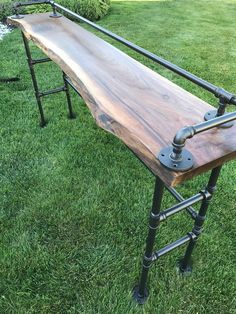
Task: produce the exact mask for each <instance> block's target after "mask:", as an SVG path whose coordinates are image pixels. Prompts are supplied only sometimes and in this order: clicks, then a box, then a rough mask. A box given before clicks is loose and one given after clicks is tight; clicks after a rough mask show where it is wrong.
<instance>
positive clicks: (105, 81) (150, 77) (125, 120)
mask: <svg viewBox="0 0 236 314" xmlns="http://www.w3.org/2000/svg"><path fill="white" fill-rule="evenodd" d="M8 21H9V22H10V23H11V24H14V25H16V26H18V27H20V28H21V29H22V31H23V32H24V34H25V36H26V37H27V38H28V39H29V40H32V41H33V42H34V43H35V44H36V45H37V46H38V47H39V48H41V49H42V50H43V51H44V53H45V54H46V55H47V56H48V57H49V58H50V59H52V60H53V61H54V62H55V63H57V64H58V65H59V67H60V68H61V69H62V70H63V71H64V72H65V73H66V75H67V76H68V77H69V78H70V79H71V81H72V82H73V84H74V85H75V87H76V89H78V91H79V93H80V94H81V96H82V97H83V99H84V101H85V102H86V104H87V106H88V107H89V109H90V111H91V113H92V115H93V117H94V119H95V120H96V122H97V124H98V125H99V126H100V127H101V128H103V129H105V130H106V131H108V132H111V133H113V134H114V135H116V136H117V137H118V138H119V139H121V140H122V141H123V142H124V143H125V144H126V145H127V146H128V147H129V148H130V149H131V150H132V151H133V152H134V153H135V154H136V155H137V156H138V157H139V158H140V159H141V160H142V161H143V162H144V163H145V164H146V165H147V167H148V168H149V169H150V170H151V171H152V172H153V173H154V174H155V175H156V176H158V177H160V178H161V180H162V181H163V182H164V183H165V184H166V185H168V186H175V185H176V184H178V183H181V182H183V181H185V180H186V179H190V178H192V177H193V176H195V175H198V174H200V173H202V172H205V171H207V170H210V169H212V168H215V167H217V166H219V165H221V164H222V163H224V162H226V161H228V160H231V159H233V158H235V156H236V125H234V126H233V127H231V128H230V129H222V128H214V129H211V130H208V131H206V132H204V133H202V134H198V135H197V136H196V137H194V138H192V139H190V140H188V141H187V144H186V148H187V149H188V150H189V151H190V152H191V153H192V154H193V156H194V166H193V168H192V169H191V170H188V171H185V172H174V171H170V170H168V169H166V168H165V167H163V166H162V165H161V164H160V162H159V160H158V159H157V157H156V156H157V155H158V153H159V152H160V150H161V149H162V148H164V147H166V146H169V145H171V142H172V140H173V137H174V135H175V134H176V132H177V131H178V130H179V129H180V128H182V127H184V126H186V125H193V124H197V123H200V122H202V121H203V119H204V118H203V117H204V115H205V113H206V112H207V111H209V110H212V109H214V108H213V107H212V106H210V105H209V104H207V103H206V102H204V101H202V100H201V99H199V98H197V97H195V96H193V95H192V94H190V93H188V92H187V91H185V90H184V89H182V88H180V87H179V86H177V85H175V84H174V83H172V82H170V81H169V80H167V79H165V78H163V77H162V76H160V75H159V74H157V73H156V72H154V71H152V70H150V69H149V68H147V67H145V66H144V65H142V64H140V63H139V62H137V61H136V60H134V59H132V58H131V57H129V56H127V55H126V54H124V53H123V52H121V51H120V50H118V49H116V48H115V47H113V46H112V45H110V44H109V43H107V42H106V41H104V40H102V39H100V38H99V37H97V36H95V35H93V34H92V33H90V32H88V31H87V30H85V29H83V28H82V27H81V26H79V25H78V24H76V23H74V22H72V21H70V20H69V19H67V18H65V17H60V18H55V19H53V18H50V17H49V14H48V13H43V14H32V15H26V16H24V18H23V19H19V20H14V19H11V18H9V19H8Z"/></svg>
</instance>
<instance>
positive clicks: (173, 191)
mask: <svg viewBox="0 0 236 314" xmlns="http://www.w3.org/2000/svg"><path fill="white" fill-rule="evenodd" d="M165 188H166V189H167V190H168V191H169V192H170V194H171V195H172V196H174V198H175V199H176V200H177V201H179V202H182V201H184V200H185V199H184V198H183V196H182V195H181V194H180V193H179V192H177V191H176V189H174V188H172V187H169V186H166V187H165ZM186 211H187V212H188V213H189V214H190V216H191V217H192V218H193V219H195V218H196V217H197V212H196V211H195V210H194V208H193V207H192V206H188V207H187V208H186Z"/></svg>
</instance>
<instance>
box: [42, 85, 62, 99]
mask: <svg viewBox="0 0 236 314" xmlns="http://www.w3.org/2000/svg"><path fill="white" fill-rule="evenodd" d="M65 91H66V88H65V86H62V87H58V88H54V89H51V90H48V91H46V92H39V97H44V96H47V95H52V94H56V93H59V92H65Z"/></svg>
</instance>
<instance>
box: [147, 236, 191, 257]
mask: <svg viewBox="0 0 236 314" xmlns="http://www.w3.org/2000/svg"><path fill="white" fill-rule="evenodd" d="M195 238H196V235H195V234H194V233H193V232H189V233H188V234H187V235H186V236H184V237H182V238H180V239H178V240H176V241H174V242H172V243H171V244H169V245H167V246H165V247H163V248H162V249H160V250H158V251H156V252H154V253H153V255H152V261H153V262H154V261H156V260H157V259H159V258H160V257H161V256H163V255H165V254H167V253H169V252H170V251H172V250H174V249H176V248H177V247H179V246H182V245H184V244H185V243H187V242H189V241H190V240H192V239H195Z"/></svg>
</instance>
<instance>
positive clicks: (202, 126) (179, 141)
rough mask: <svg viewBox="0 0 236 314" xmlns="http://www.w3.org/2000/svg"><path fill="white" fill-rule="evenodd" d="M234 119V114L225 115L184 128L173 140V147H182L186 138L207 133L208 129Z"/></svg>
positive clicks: (235, 115)
mask: <svg viewBox="0 0 236 314" xmlns="http://www.w3.org/2000/svg"><path fill="white" fill-rule="evenodd" d="M235 119H236V112H231V113H227V114H225V115H223V116H219V117H216V118H214V119H211V120H209V121H204V122H201V123H199V124H195V125H193V126H187V127H185V128H182V129H180V130H179V131H178V132H177V133H176V135H175V137H174V140H173V145H174V146H175V145H176V146H177V147H180V146H181V147H183V146H184V145H185V141H186V140H187V139H188V138H191V137H193V136H194V135H196V134H198V133H201V132H204V131H207V130H209V129H212V128H215V127H217V126H219V125H221V124H223V123H226V122H230V121H233V120H235Z"/></svg>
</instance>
